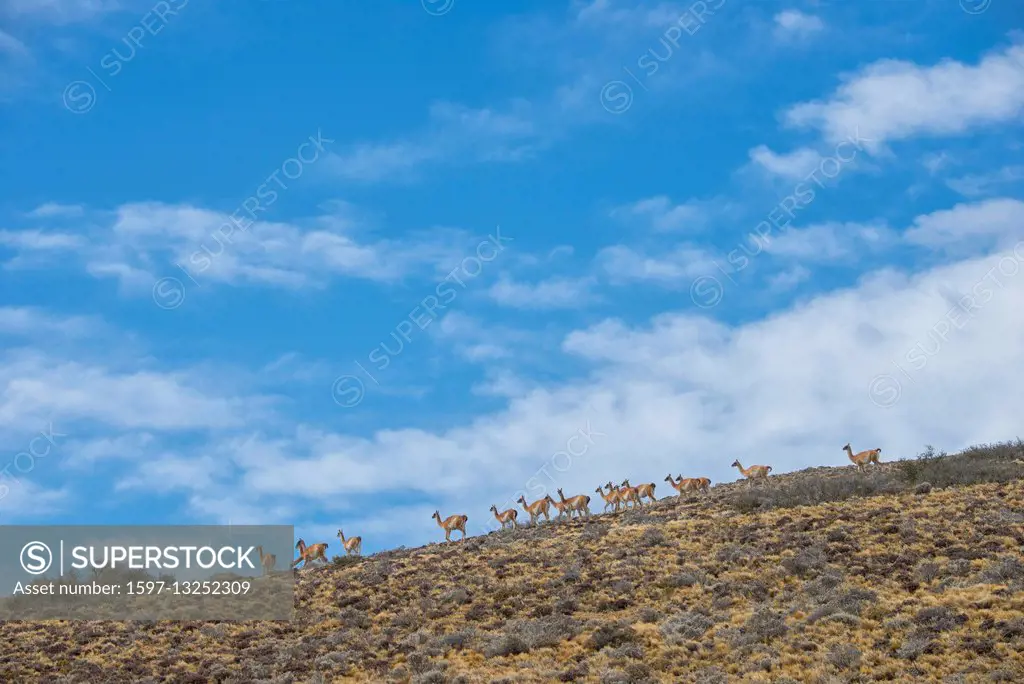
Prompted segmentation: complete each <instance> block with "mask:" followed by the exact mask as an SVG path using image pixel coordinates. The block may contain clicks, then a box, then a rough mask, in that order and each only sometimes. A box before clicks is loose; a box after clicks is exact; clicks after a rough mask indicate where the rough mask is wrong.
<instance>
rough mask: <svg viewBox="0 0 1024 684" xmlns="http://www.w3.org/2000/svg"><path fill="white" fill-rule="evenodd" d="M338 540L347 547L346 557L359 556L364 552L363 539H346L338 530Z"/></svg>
mask: <svg viewBox="0 0 1024 684" xmlns="http://www.w3.org/2000/svg"><path fill="white" fill-rule="evenodd" d="M338 539H340V540H341V545H342V546H343V547H345V555H346V556H351V555H352V554H353V553H354V554H356V555H357V556H358V555H360V554H361V553H362V551H363V538H362V537H349V538H348V539H345V533H344V532H342V531H341V530H338Z"/></svg>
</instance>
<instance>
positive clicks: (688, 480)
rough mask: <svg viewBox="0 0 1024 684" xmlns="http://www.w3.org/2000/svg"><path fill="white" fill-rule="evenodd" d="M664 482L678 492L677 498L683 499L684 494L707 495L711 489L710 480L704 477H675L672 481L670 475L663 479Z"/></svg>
mask: <svg viewBox="0 0 1024 684" xmlns="http://www.w3.org/2000/svg"><path fill="white" fill-rule="evenodd" d="M665 482H668V483H669V484H671V485H672V488H673V489H675V490H676V491H677V492H679V498H682V497H683V493H684V492H703V493H704V494H707V493H708V492H709V491H710V489H711V480H710V479H708V478H706V477H683V476H682V475H676V480H673V479H672V475H671V473H670V474H669V475H668V477H666V478H665Z"/></svg>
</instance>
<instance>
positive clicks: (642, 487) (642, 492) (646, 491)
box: [622, 479, 657, 503]
mask: <svg viewBox="0 0 1024 684" xmlns="http://www.w3.org/2000/svg"><path fill="white" fill-rule="evenodd" d="M622 486H623V487H625V488H627V489H632V490H633V491H635V492H636V496H637V499H638V500H639V501H640V503H643V498H644V497H647V498H648V499H650V500H651V503H654V502H655V501H657V499H656V498H655V497H654V483H653V482H647V483H645V484H639V485H637V486H636V487H633V486H632V485H630V484H629V480H628V479H626V480H623V481H622Z"/></svg>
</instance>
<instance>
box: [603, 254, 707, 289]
mask: <svg viewBox="0 0 1024 684" xmlns="http://www.w3.org/2000/svg"><path fill="white" fill-rule="evenodd" d="M710 261H711V255H710V254H708V252H706V251H704V250H703V249H700V248H698V247H694V246H692V245H682V246H678V247H675V248H674V249H672V250H669V251H667V252H665V253H662V254H660V255H659V256H651V255H648V254H645V253H643V252H641V251H638V250H635V249H633V248H632V247H627V246H625V245H613V246H611V247H605V248H604V249H602V250H601V251H600V252H598V254H597V257H595V263H596V265H597V267H598V269H599V270H601V271H602V272H603V273H604V274H605V275H606V276H607V277H608V278H609V279H610V280H611V281H612V282H619V283H624V282H637V281H650V282H655V283H660V284H662V285H670V286H671V285H678V284H679V283H681V282H682V281H684V280H687V279H692V278H695V277H697V276H698V275H702V274H704V272H705V271H706V270H707V268H708V263H709V262H710Z"/></svg>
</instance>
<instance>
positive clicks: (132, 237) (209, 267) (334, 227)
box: [0, 202, 493, 294]
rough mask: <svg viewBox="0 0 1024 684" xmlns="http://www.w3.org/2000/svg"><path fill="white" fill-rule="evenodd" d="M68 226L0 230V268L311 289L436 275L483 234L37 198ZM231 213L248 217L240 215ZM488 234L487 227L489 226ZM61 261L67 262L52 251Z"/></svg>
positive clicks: (138, 282)
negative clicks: (71, 257)
mask: <svg viewBox="0 0 1024 684" xmlns="http://www.w3.org/2000/svg"><path fill="white" fill-rule="evenodd" d="M33 215H34V216H35V217H39V216H45V217H47V218H49V219H50V220H52V221H55V222H56V221H58V220H59V221H60V222H62V223H67V224H71V225H76V226H79V227H81V226H85V229H84V230H83V231H82V233H81V234H79V233H72V232H68V231H64V232H57V231H51V232H41V231H39V230H36V229H31V228H26V229H24V230H20V231H11V230H7V231H2V232H0V245H3V246H7V247H9V248H10V249H12V250H14V251H15V252H16V253H17V256H16V257H15V258H14V259H12V260H9V261H8V262H6V266H7V267H8V268H14V267H18V268H45V267H52V266H54V265H55V264H56V263H58V262H57V261H55V256H56V255H55V253H56V252H58V251H74V252H75V258H76V259H77V260H81V261H82V262H83V263H82V265H83V267H84V268H85V270H86V271H87V272H89V273H90V274H92V275H94V276H96V277H100V278H106V277H109V278H115V279H117V280H118V281H119V282H120V283H121V284H122V286H124V287H125V288H126V289H127V290H129V291H131V290H137V291H139V292H144V293H145V294H149V293H150V290H151V288H152V286H153V283H154V282H155V281H156V280H157V279H158V278H160V277H162V276H164V275H166V274H167V273H168V272H171V273H173V274H175V275H176V276H177V277H179V278H185V277H189V276H186V275H185V274H182V273H181V272H180V271H179V268H185V269H187V270H188V272H189V274H190V277H193V278H196V279H197V280H203V281H215V282H220V283H226V284H234V285H238V284H242V283H256V284H263V285H269V286H275V287H283V288H298V287H306V286H311V287H319V286H322V285H324V284H326V283H327V282H328V281H329V280H330V279H331V278H332V277H349V278H358V279H365V280H372V281H378V282H394V281H397V280H399V279H402V278H405V277H410V276H415V275H417V274H419V275H424V274H427V275H434V274H435V273H436V271H437V269H440V268H443V267H447V270H446V271H445V273H447V272H449V271H450V270H451V269H452V268H454V267H455V266H457V265H458V264H459V263H460V261H461V260H462V259H463V258H464V257H465V256H467V255H468V254H471V253H472V249H473V248H475V247H476V245H478V244H479V242H480V241H481V240H482V239H485V237H486V235H487V233H481V234H480V235H477V236H472V235H470V234H469V233H468V232H467V231H462V230H455V229H448V228H432V229H429V230H420V231H411V232H409V233H407V234H406V235H405V237H404V238H403V239H401V240H393V239H383V238H382V239H376V240H374V239H372V237H370V236H366V235H364V234H365V233H367V232H368V231H367V229H366V227H365V223H366V220H364V219H363V218H362V217H360V216H358V215H357V214H356V212H355V210H354V209H353V208H352V207H350V206H349V205H347V204H345V203H334V204H333V205H332V206H330V213H327V214H324V215H320V216H317V217H314V218H312V219H308V220H305V221H299V222H293V223H284V222H271V221H258V222H256V223H251V222H249V224H248V225H246V224H245V223H243V224H242V225H246V228H245V229H244V230H242V229H240V228H238V227H237V224H235V223H232V218H231V216H230V215H229V214H226V213H222V212H218V211H213V210H209V209H204V208H200V207H194V206H190V205H187V204H182V205H173V204H163V203H159V202H142V203H130V204H124V205H121V206H119V207H118V208H117V209H115V210H114V211H111V212H87V213H86V216H85V217H81V216H80V215H79V214H78V213H77V212H75V211H72V210H70V209H68V208H66V207H59V206H58V205H44V207H40V208H39V209H36V210H35V211H34V212H33ZM236 220H238V221H243V222H245V221H248V215H247V214H245V213H244V212H241V213H238V212H236ZM490 232H491V233H493V231H490ZM59 263H60V265H61V266H64V265H66V264H67V257H66V255H63V254H62V255H61V260H60V261H59Z"/></svg>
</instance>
